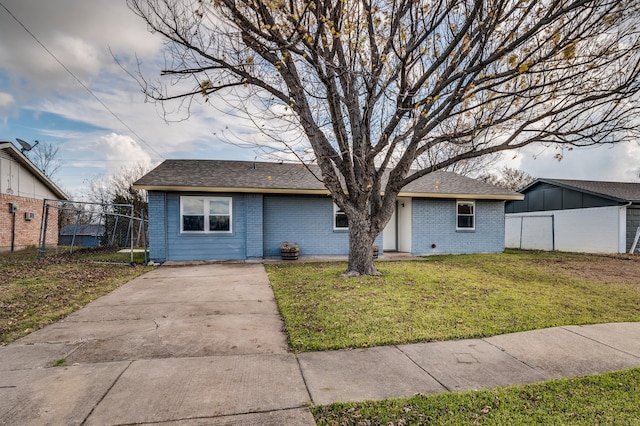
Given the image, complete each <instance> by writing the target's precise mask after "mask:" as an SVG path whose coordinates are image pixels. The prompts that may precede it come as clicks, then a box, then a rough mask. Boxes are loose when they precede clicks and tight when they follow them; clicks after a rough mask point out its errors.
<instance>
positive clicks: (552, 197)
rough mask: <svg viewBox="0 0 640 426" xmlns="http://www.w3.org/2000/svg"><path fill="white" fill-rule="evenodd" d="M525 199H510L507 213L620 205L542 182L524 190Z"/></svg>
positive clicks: (507, 204)
mask: <svg viewBox="0 0 640 426" xmlns="http://www.w3.org/2000/svg"><path fill="white" fill-rule="evenodd" d="M523 194H524V196H525V197H524V200H521V201H508V202H507V203H506V212H507V213H525V212H539V211H551V210H569V209H583V208H590V207H605V206H615V205H618V203H617V202H615V201H612V200H611V199H608V198H604V197H599V196H597V195H593V194H588V193H585V192H582V191H576V190H573V189H569V188H561V187H559V186H555V185H551V184H548V183H540V184H538V185H535V186H532V187H531V188H529V189H528V190H527V191H526V192H523Z"/></svg>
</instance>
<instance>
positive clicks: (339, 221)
mask: <svg viewBox="0 0 640 426" xmlns="http://www.w3.org/2000/svg"><path fill="white" fill-rule="evenodd" d="M348 228H349V219H347V214H346V213H345V212H344V211H342V210H341V209H340V207H338V206H337V205H335V204H334V205H333V229H348Z"/></svg>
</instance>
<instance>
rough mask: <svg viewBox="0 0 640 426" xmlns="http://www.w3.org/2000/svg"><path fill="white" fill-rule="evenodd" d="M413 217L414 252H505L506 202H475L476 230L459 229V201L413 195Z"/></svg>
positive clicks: (412, 238) (416, 253) (421, 253)
mask: <svg viewBox="0 0 640 426" xmlns="http://www.w3.org/2000/svg"><path fill="white" fill-rule="evenodd" d="M412 220H413V227H412V236H411V241H412V250H411V252H412V253H413V254H414V255H425V254H440V253H499V252H502V251H504V202H503V201H484V200H477V201H476V214H475V228H476V229H475V230H474V231H466V230H465V231H456V200H433V199H425V198H414V199H413V211H412ZM432 244H435V245H436V247H435V248H432V247H431V245H432Z"/></svg>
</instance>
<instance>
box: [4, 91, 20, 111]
mask: <svg viewBox="0 0 640 426" xmlns="http://www.w3.org/2000/svg"><path fill="white" fill-rule="evenodd" d="M15 101H16V100H15V99H14V98H13V95H11V93H4V92H0V109H2V108H6V107H9V106H11V105H13V104H14V103H15Z"/></svg>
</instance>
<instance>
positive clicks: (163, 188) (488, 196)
mask: <svg viewBox="0 0 640 426" xmlns="http://www.w3.org/2000/svg"><path fill="white" fill-rule="evenodd" d="M132 187H133V189H138V190H140V189H143V190H146V191H167V192H227V193H229V192H236V193H251V194H303V195H330V192H329V190H327V189H293V188H234V187H212V186H181V185H143V184H135V185H133V186H132ZM398 196H399V197H413V198H458V199H475V200H505V201H507V200H524V195H523V194H513V195H506V194H466V193H463V194H453V193H442V192H432V193H431V192H400V193H399V194H398Z"/></svg>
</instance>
